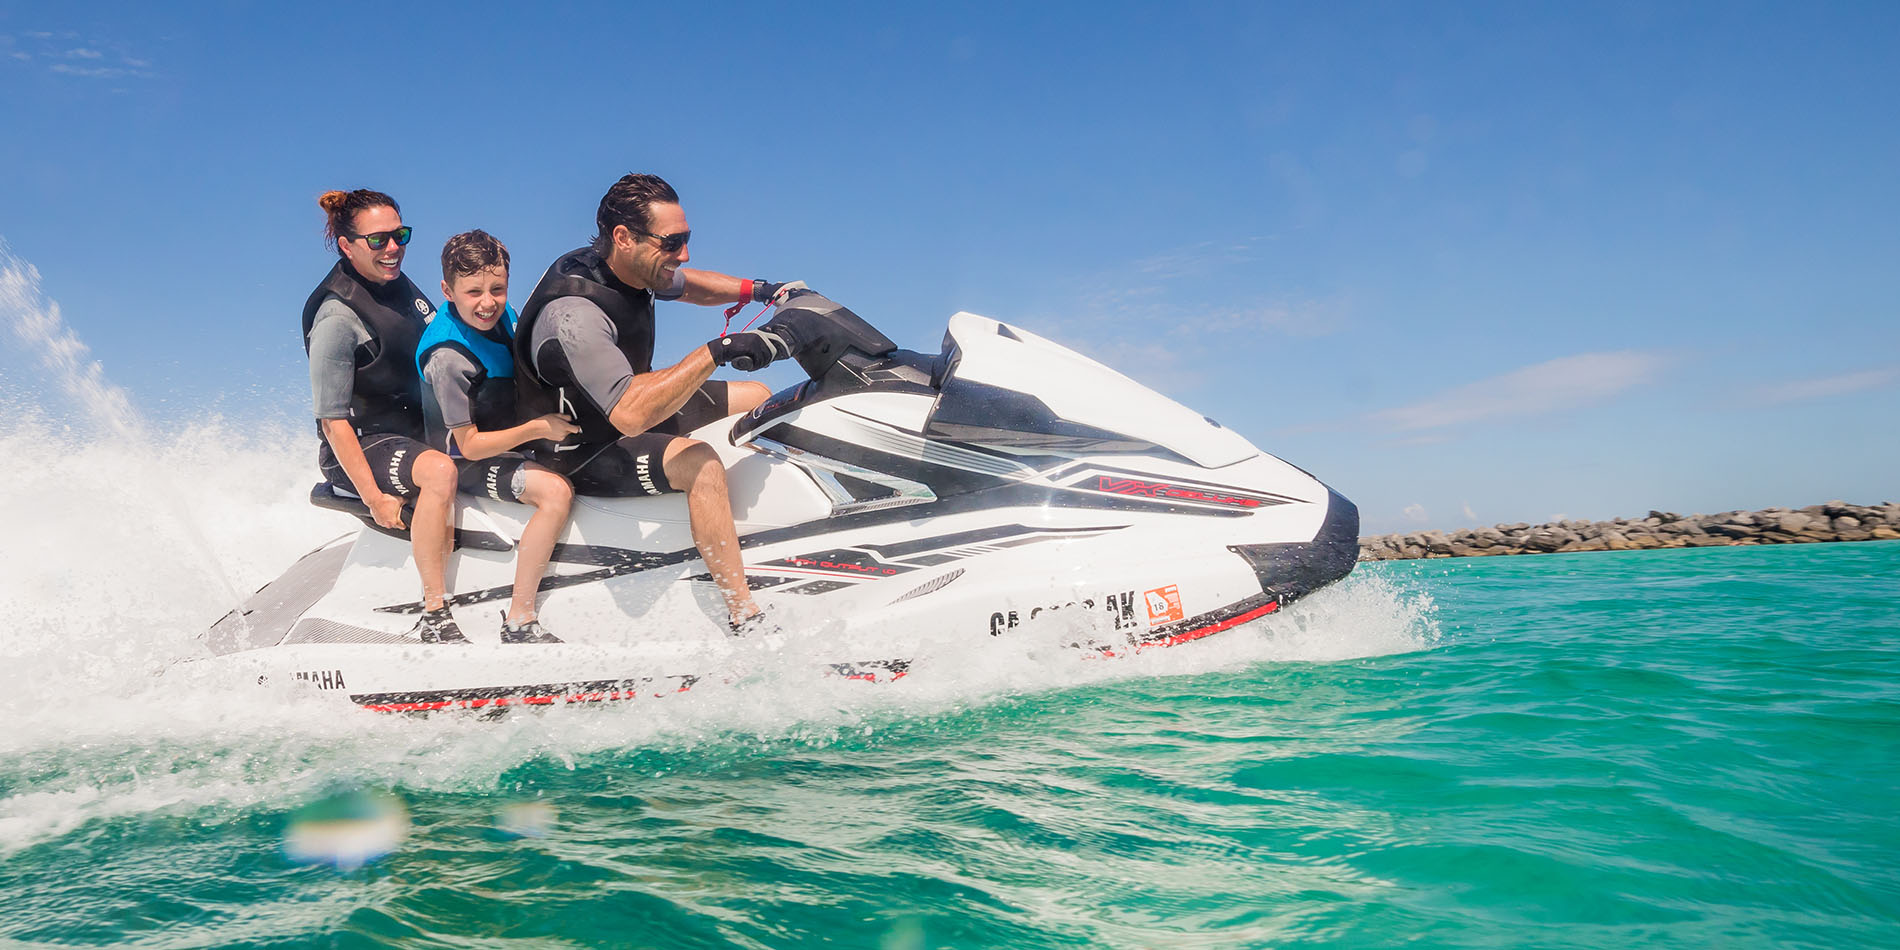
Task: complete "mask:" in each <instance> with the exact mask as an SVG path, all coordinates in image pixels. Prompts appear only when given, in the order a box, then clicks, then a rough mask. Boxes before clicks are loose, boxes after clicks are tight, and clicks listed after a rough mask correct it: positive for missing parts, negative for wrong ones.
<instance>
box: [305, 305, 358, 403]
mask: <svg viewBox="0 0 1900 950" xmlns="http://www.w3.org/2000/svg"><path fill="white" fill-rule="evenodd" d="M369 339H370V337H369V327H367V326H364V325H363V318H362V317H359V316H357V315H356V311H354V310H351V309H350V308H349V305H347V304H345V303H344V302H343V301H341V300H338V299H337V298H335V297H329V298H326V299H325V300H324V301H323V303H322V304H320V305H318V307H317V315H316V318H315V319H314V320H312V321H311V324H310V399H311V402H312V403H314V404H315V407H316V412H317V418H318V419H348V418H349V417H350V399H351V398H352V397H354V396H355V395H356V348H357V347H359V346H362V345H363V344H365V343H368V342H369Z"/></svg>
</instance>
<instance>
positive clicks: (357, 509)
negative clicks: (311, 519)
mask: <svg viewBox="0 0 1900 950" xmlns="http://www.w3.org/2000/svg"><path fill="white" fill-rule="evenodd" d="M310 503H311V504H313V505H316V506H317V507H318V508H328V509H330V510H331V511H341V512H343V513H344V514H346V515H355V516H356V517H358V518H361V519H363V520H364V521H366V522H368V523H370V524H372V525H374V524H375V523H376V518H375V517H374V516H372V515H371V514H370V513H369V506H368V505H365V504H363V499H361V498H358V497H356V495H355V493H353V492H351V491H349V490H348V489H343V488H338V487H336V486H335V485H332V484H330V483H329V482H318V483H316V484H315V485H312V486H310Z"/></svg>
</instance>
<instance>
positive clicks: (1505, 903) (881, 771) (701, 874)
mask: <svg viewBox="0 0 1900 950" xmlns="http://www.w3.org/2000/svg"><path fill="white" fill-rule="evenodd" d="M305 435H306V434H305V433H303V432H301V431H298V432H286V433H281V434H279V435H276V436H271V437H259V436H255V435H246V436H244V437H242V438H239V437H237V436H234V435H233V434H232V433H230V432H224V431H219V430H218V429H217V424H216V423H215V422H213V423H207V424H206V428H205V429H204V430H201V431H194V432H186V433H181V434H179V436H178V437H176V438H173V439H168V440H165V445H164V447H163V448H162V449H160V450H159V451H160V454H161V458H160V460H159V462H160V464H157V465H154V466H152V467H151V469H150V471H163V472H169V473H170V475H169V478H170V479H171V480H170V481H169V482H167V481H165V480H164V479H160V480H159V481H157V482H154V483H151V484H145V483H144V482H141V483H138V484H128V483H127V482H126V481H125V480H123V479H116V478H113V477H111V476H110V474H109V472H110V470H112V468H113V464H122V463H124V462H125V461H127V460H126V459H124V458H122V457H119V456H115V455H114V454H113V453H115V452H119V453H122V452H123V451H124V450H123V449H119V448H114V447H112V446H110V445H98V444H90V443H89V444H87V445H84V446H80V445H75V446H74V447H73V451H71V452H69V453H65V455H63V456H62V457H60V458H59V460H57V461H49V462H45V463H34V464H35V465H37V466H39V467H36V468H30V469H29V471H28V472H27V474H26V476H25V481H26V483H27V484H26V485H25V486H24V488H25V491H23V492H17V493H16V494H15V500H14V501H13V502H11V503H10V504H11V505H12V507H11V508H10V509H9V512H10V516H11V517H12V519H13V520H14V521H15V523H16V524H21V523H23V524H24V529H23V530H24V532H25V533H24V535H23V536H25V537H30V538H34V539H35V540H36V545H35V547H34V550H33V551H32V552H31V554H30V556H29V555H25V554H22V553H20V552H21V551H22V548H20V547H17V546H16V547H13V548H10V549H9V551H10V552H11V553H9V554H7V555H6V560H5V561H4V562H3V563H0V576H4V580H3V581H0V583H3V584H4V585H5V586H4V588H0V593H4V594H5V595H6V596H7V598H8V599H9V606H10V607H11V608H12V609H13V614H12V620H11V621H10V622H11V623H12V626H11V628H10V629H9V631H8V632H7V633H6V634H5V637H6V639H5V640H4V641H0V642H4V643H5V644H6V651H5V652H6V653H7V655H8V662H7V663H6V664H4V666H5V669H4V670H0V713H3V714H4V715H5V717H6V719H7V721H8V726H7V728H6V729H5V730H4V732H0V895H4V897H5V899H4V901H0V941H6V942H10V943H12V944H17V945H46V946H74V945H83V946H138V947H195V946H233V947H295V946H330V947H370V946H401V947H560V946H652V947H726V946H733V947H781V946H804V945H825V946H839V947H875V948H909V947H1087V946H1109V947H1250V946H1263V947H1264V946H1284V945H1294V944H1300V945H1340V946H1366V947H1370V946H1388V945H1397V944H1406V945H1409V946H1421V947H1437V946H1444V947H1474V946H1536V947H1624V946H1697V947H1700V946H1723V947H1737V946H1739V947H1767V946H1774V947H1791V946H1813V947H1841V946H1868V947H1872V946H1893V945H1900V822H1896V819H1895V813H1896V804H1895V803H1896V801H1897V800H1900V795H1896V790H1895V786H1896V784H1900V751H1897V750H1900V542H1872V543H1860V544H1832V545H1807V546H1788V547H1763V548H1718V549H1701V550H1682V551H1656V552H1629V553H1614V554H1610V553H1603V554H1575V555H1546V556H1535V557H1518V558H1499V559H1486V560H1438V561H1425V562H1397V563H1385V564H1374V565H1362V566H1361V568H1360V569H1359V570H1358V571H1357V572H1356V573H1355V574H1354V575H1353V576H1352V577H1351V578H1350V579H1349V580H1348V581H1347V582H1346V583H1345V584H1343V585H1341V586H1339V587H1337V588H1334V589H1332V590H1329V591H1327V592H1325V593H1322V594H1321V595H1318V596H1316V597H1314V598H1312V599H1311V600H1310V601H1308V602H1307V603H1305V604H1304V605H1301V606H1300V607H1298V608H1296V609H1294V610H1292V611H1290V612H1289V613H1288V614H1287V615H1286V616H1283V617H1278V618H1274V619H1273V621H1272V622H1270V623H1266V624H1259V625H1254V626H1250V627H1246V628H1241V629H1237V630H1234V631H1231V632H1229V633H1225V634H1222V635H1220V636H1217V637H1213V638H1210V639H1209V640H1206V641H1203V642H1200V643H1196V644H1191V645H1188V646H1185V647H1181V648H1177V649H1173V650H1165V651H1157V652H1155V653H1151V654H1143V655H1142V656H1140V657H1135V658H1131V659H1129V660H1127V661H1110V662H1101V661H1095V662H1083V661H1079V660H1076V659H1075V658H1074V657H1073V656H1072V655H1069V654H1066V653H1064V652H1062V651H1060V650H1056V649H1052V648H1047V647H1045V646H1044V645H1042V644H1038V643H1033V642H1031V643H1002V642H999V641H989V642H985V643H982V644H975V645H973V646H972V649H971V650H970V652H967V653H962V654H958V655H946V656H939V657H932V658H928V659H927V660H926V661H925V662H922V663H920V665H919V669H918V672H917V675H915V676H913V677H911V678H909V679H906V680H904V681H901V682H899V683H896V684H891V685H869V684H859V683H844V682H839V681H834V680H820V679H807V678H802V677H796V676H790V675H773V674H770V673H762V674H761V675H759V676H757V677H754V678H752V679H747V680H742V681H739V682H736V683H732V684H729V685H726V686H723V687H720V688H716V689H706V690H703V691H702V690H695V691H694V692H693V693H689V694H685V695H682V696H679V697H672V698H668V699H665V700H657V701H652V702H644V701H643V702H640V703H628V704H620V705H617V706H614V707H607V708H573V709H556V710H550V711H546V712H538V713H526V714H517V715H511V716H508V717H505V718H502V719H499V720H481V719H477V718H474V717H470V716H438V717H433V718H404V717H396V716H378V715H374V714H356V713H353V712H350V713H341V714H339V713H338V712H337V711H336V710H335V709H334V707H331V706H328V705H324V704H316V705H312V704H311V703H310V702H309V701H307V700H296V699H286V698H281V697H278V698H271V697H264V698H259V697H238V696H232V695H229V694H227V693H224V692H221V691H218V690H213V689H208V688H203V687H189V686H181V685H179V684H176V683H170V682H168V681H166V680H164V679H159V678H155V677H154V675H153V674H154V672H155V671H156V670H157V669H159V668H161V667H162V666H163V664H164V662H165V660H166V659H167V658H168V657H170V656H172V655H175V654H176V653H177V652H179V651H180V650H182V649H184V648H185V647H186V646H188V644H189V641H190V638H191V636H193V635H194V634H195V633H196V632H197V631H198V630H201V629H202V628H203V627H204V625H205V624H207V623H209V622H210V620H212V619H215V618H216V616H217V615H218V614H219V613H221V612H222V610H223V609H224V608H225V606H226V605H227V604H228V603H229V601H230V599H231V598H232V597H234V596H235V595H236V592H238V591H247V590H249V589H251V588H253V587H255V586H256V585H257V584H259V583H261V582H262V581H263V580H265V579H267V578H268V577H270V576H272V575H274V574H275V573H276V572H277V571H278V570H281V569H282V567H283V566H284V565H285V564H287V563H288V562H289V561H290V560H291V559H292V558H294V557H295V556H296V555H297V554H299V553H301V552H302V550H303V549H306V548H308V547H310V546H313V545H314V543H315V542H317V541H321V540H323V539H324V538H325V537H327V536H329V535H333V534H336V533H340V532H341V531H342V530H345V529H346V528H347V523H339V522H337V521H335V520H332V519H333V517H340V516H332V515H331V514H330V513H327V512H317V511H315V510H314V509H309V508H308V507H307V506H304V505H301V504H300V503H298V501H297V497H298V495H299V494H300V493H301V492H302V491H303V490H306V489H307V485H308V482H307V478H306V475H305V474H304V473H303V468H304V467H305V463H306V461H307V460H306V459H305V458H304V456H305V455H306V454H307V453H306V452H304V451H303V449H304V448H305V446H304V445H303V444H302V443H303V442H304V441H305ZM64 437H65V436H63V435H62V434H61V432H60V431H59V430H57V429H56V428H40V429H34V428H33V427H32V426H27V427H26V428H23V429H19V430H15V431H10V432H7V433H0V448H5V449H7V454H8V455H9V457H14V458H20V457H24V456H23V455H21V454H18V453H20V452H22V451H23V450H24V449H25V448H26V447H27V446H31V445H44V444H45V443H46V442H47V441H48V440H52V441H54V442H57V441H58V440H59V439H61V438H64ZM234 446H235V447H234ZM146 481H149V479H148V480H146ZM28 497H31V498H32V499H33V501H32V502H31V503H30V504H29V503H27V502H25V501H24V500H23V499H25V498H28ZM160 498H164V499H167V500H169V501H175V502H178V504H176V505H174V506H172V507H173V508H174V509H175V511H176V514H174V515H172V516H170V517H162V518H157V519H155V520H153V519H150V517H149V510H150V506H151V504H152V503H153V502H154V501H156V500H158V499H160ZM141 513H145V517H146V518H147V520H145V521H139V520H137V519H138V518H140V517H141ZM986 640H987V638H986Z"/></svg>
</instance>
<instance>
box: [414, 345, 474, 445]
mask: <svg viewBox="0 0 1900 950" xmlns="http://www.w3.org/2000/svg"><path fill="white" fill-rule="evenodd" d="M439 319H452V318H446V317H445V318H439ZM480 372H481V367H480V366H478V365H476V364H475V363H474V362H473V361H472V360H470V359H469V358H468V357H466V356H464V355H462V354H461V353H460V352H457V351H456V350H452V349H449V348H448V347H446V346H444V347H438V348H437V349H436V350H435V351H434V352H432V353H430V354H429V358H428V360H426V361H425V362H424V363H423V364H422V381H423V383H424V384H425V388H424V390H423V398H422V421H423V427H424V429H425V431H427V433H428V441H429V445H430V446H431V447H433V448H435V449H436V450H437V451H441V452H447V451H448V450H449V438H450V436H451V435H453V434H454V432H455V430H456V429H459V428H461V427H463V426H466V425H474V424H475V413H474V411H473V409H472V407H471V406H470V404H469V390H470V389H473V388H474V386H475V377H476V375H477V374H479V373H480Z"/></svg>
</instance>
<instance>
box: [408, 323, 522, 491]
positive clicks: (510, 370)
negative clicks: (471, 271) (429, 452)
mask: <svg viewBox="0 0 1900 950" xmlns="http://www.w3.org/2000/svg"><path fill="white" fill-rule="evenodd" d="M496 327H497V328H498V329H500V330H501V331H503V332H504V333H508V334H512V333H513V332H514V330H515V311H514V308H513V307H507V308H504V309H503V310H502V313H501V320H500V321H499V322H498V323H496ZM443 348H447V349H451V350H454V351H456V352H458V353H460V354H462V355H463V356H464V357H466V358H467V359H468V360H469V361H470V362H473V363H475V364H476V370H475V378H474V379H473V380H471V381H470V382H469V387H468V408H469V415H470V421H471V422H473V423H474V424H475V428H477V429H479V430H481V431H483V432H499V431H501V430H503V429H511V428H513V427H515V426H517V425H520V424H521V423H523V422H525V421H527V420H525V419H523V418H522V417H521V413H520V411H519V409H518V404H517V403H516V401H515V380H514V375H515V358H514V356H513V354H511V353H510V352H509V340H508V339H507V338H506V337H504V338H503V339H501V340H496V339H494V338H493V337H491V336H489V335H488V334H486V333H483V332H481V331H480V330H477V329H475V328H474V327H471V326H469V325H468V324H466V323H463V322H462V315H461V314H460V313H458V312H456V309H455V305H454V304H452V303H445V304H443V305H442V309H441V311H440V312H439V313H438V315H437V319H435V320H432V321H430V323H429V327H428V329H426V330H424V331H422V338H421V339H420V340H418V341H416V373H417V375H418V376H420V375H422V374H423V373H424V372H425V370H424V369H423V367H425V366H427V365H428V363H429V357H430V355H431V354H433V353H434V352H435V351H436V350H440V349H443ZM430 401H431V403H432V404H433V402H434V400H433V398H431V400H430ZM438 424H439V420H436V421H432V422H431V423H430V431H429V433H428V436H427V441H428V442H429V444H431V445H433V446H435V447H436V448H438V449H441V450H443V451H447V452H448V453H449V454H450V455H451V456H460V454H461V453H460V451H458V450H457V449H456V447H455V446H454V445H453V444H452V442H453V440H452V439H450V438H449V433H447V432H438V431H435V426H436V425H438Z"/></svg>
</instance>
